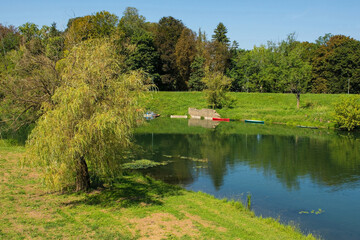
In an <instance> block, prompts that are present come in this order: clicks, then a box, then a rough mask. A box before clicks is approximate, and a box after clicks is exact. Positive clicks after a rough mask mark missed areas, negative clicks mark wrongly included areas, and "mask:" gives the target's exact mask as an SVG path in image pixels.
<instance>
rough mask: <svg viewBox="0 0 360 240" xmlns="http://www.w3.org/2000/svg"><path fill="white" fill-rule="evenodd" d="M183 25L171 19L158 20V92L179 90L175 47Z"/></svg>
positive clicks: (156, 44) (156, 33) (156, 34)
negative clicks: (159, 77) (159, 66)
mask: <svg viewBox="0 0 360 240" xmlns="http://www.w3.org/2000/svg"><path fill="white" fill-rule="evenodd" d="M184 28H185V26H184V24H183V23H182V22H181V21H180V20H177V19H175V18H173V17H163V18H161V19H160V21H159V23H158V26H157V29H156V32H155V46H156V47H157V51H158V53H159V55H160V61H161V63H160V65H161V69H160V75H161V83H159V84H158V87H159V88H160V90H179V87H182V84H179V83H181V82H179V71H178V69H177V64H176V56H175V46H176V43H177V41H178V40H179V38H180V36H181V33H182V31H183V29H184Z"/></svg>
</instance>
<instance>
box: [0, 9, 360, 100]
mask: <svg viewBox="0 0 360 240" xmlns="http://www.w3.org/2000/svg"><path fill="white" fill-rule="evenodd" d="M107 37H111V38H113V39H114V40H115V41H117V46H118V49H117V51H118V52H117V54H119V55H121V56H124V57H125V58H124V65H125V67H126V68H127V69H129V70H136V69H141V70H143V71H144V72H146V73H147V74H148V75H149V76H150V77H151V78H152V80H153V82H154V83H155V84H156V86H157V87H158V89H159V90H164V91H188V90H190V91H193V90H195V91H201V90H203V89H204V87H205V86H204V83H202V81H201V79H202V78H203V77H204V75H205V72H206V71H213V72H214V71H215V72H221V73H223V74H225V75H226V76H228V77H230V78H231V80H232V83H231V90H232V91H239V92H291V91H298V89H297V88H298V87H296V86H294V85H299V86H300V85H301V90H302V92H311V93H347V92H349V93H359V91H360V80H359V76H358V75H359V61H360V60H359V59H360V57H359V56H360V42H359V41H357V40H355V39H353V38H351V37H347V36H343V35H335V36H334V35H332V34H325V35H324V36H321V37H319V38H318V39H317V40H316V41H315V42H314V43H310V42H300V41H297V40H296V37H295V34H294V33H291V34H289V35H288V36H287V38H286V39H285V40H283V41H280V42H271V41H269V42H268V43H267V44H266V45H261V46H255V47H254V48H253V49H251V50H244V49H241V48H239V44H238V43H237V42H236V41H233V42H232V43H231V42H230V39H229V38H228V36H227V28H226V27H225V26H224V24H223V23H219V24H218V25H217V27H216V29H215V30H214V33H213V34H212V35H211V39H207V35H206V34H205V32H203V31H201V29H200V30H199V31H198V32H194V31H193V30H191V29H189V28H188V27H186V26H185V24H184V23H183V22H182V21H181V20H179V19H175V18H173V17H170V16H169V17H163V18H161V19H160V20H159V22H157V23H151V22H147V21H146V18H145V17H144V16H142V15H140V14H139V13H138V10H137V9H135V8H127V9H126V10H125V12H124V14H123V16H122V17H121V18H119V17H118V16H116V15H114V14H111V13H109V12H106V11H102V12H98V13H96V14H93V15H88V16H84V17H78V18H73V19H70V20H69V21H68V24H67V28H66V29H65V30H64V31H59V30H58V29H57V28H56V24H53V25H52V26H43V27H42V28H38V26H37V25H35V24H33V23H25V24H24V25H22V26H19V27H18V28H15V27H14V26H4V25H0V49H1V53H0V57H1V72H2V73H4V72H6V71H11V66H12V64H13V65H14V64H16V62H14V61H16V59H14V56H13V55H14V54H15V53H14V52H13V51H16V52H24V50H25V49H24V48H26V50H29V51H30V52H31V53H32V54H40V53H42V54H44V55H45V56H46V57H48V58H49V59H51V60H52V61H55V62H56V61H58V60H60V59H61V58H63V57H64V55H66V52H67V51H69V50H70V49H71V48H72V47H74V46H76V44H78V43H80V42H82V41H86V40H88V39H95V38H107ZM296 75H297V76H296ZM299 76H302V79H301V81H302V82H303V84H296V82H297V81H299V80H295V79H298V77H299ZM295 88H296V89H295Z"/></svg>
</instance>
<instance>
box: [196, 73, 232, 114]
mask: <svg viewBox="0 0 360 240" xmlns="http://www.w3.org/2000/svg"><path fill="white" fill-rule="evenodd" d="M202 82H203V83H204V84H205V87H206V88H205V94H206V99H207V102H208V105H209V106H211V107H212V108H213V109H214V108H222V107H225V106H229V107H230V106H231V105H232V103H233V101H234V100H232V99H231V98H230V97H229V96H227V95H226V93H227V92H228V91H229V89H230V85H231V79H230V78H228V77H226V76H225V75H224V74H222V73H219V72H210V71H206V73H205V77H204V78H203V79H202Z"/></svg>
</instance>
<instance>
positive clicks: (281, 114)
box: [145, 92, 347, 128]
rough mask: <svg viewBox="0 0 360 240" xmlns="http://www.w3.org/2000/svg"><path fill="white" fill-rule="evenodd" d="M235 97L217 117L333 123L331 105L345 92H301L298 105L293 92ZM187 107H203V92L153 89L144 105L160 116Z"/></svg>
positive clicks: (250, 94) (314, 123)
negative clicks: (228, 106) (157, 90)
mask: <svg viewBox="0 0 360 240" xmlns="http://www.w3.org/2000/svg"><path fill="white" fill-rule="evenodd" d="M229 95H230V96H231V97H232V98H233V99H234V100H235V102H234V105H233V106H232V107H231V108H223V109H219V110H217V111H218V113H219V114H220V115H221V117H224V118H231V119H237V120H245V119H257V120H264V121H266V122H267V123H282V124H287V125H292V126H296V125H305V126H317V127H329V128H332V127H334V123H333V122H332V121H333V114H334V105H335V104H336V103H337V102H338V101H339V100H340V99H341V97H346V96H347V95H340V94H332V95H331V94H303V95H301V104H300V109H297V108H296V98H295V95H294V94H281V93H229ZM189 107H194V108H198V109H199V108H200V109H201V108H207V107H208V106H207V104H206V99H205V95H204V93H203V92H153V93H150V94H149V96H148V97H147V98H146V101H145V108H146V109H148V110H152V111H154V112H156V113H160V114H161V115H162V116H166V117H167V116H170V115H185V114H187V112H188V108H189Z"/></svg>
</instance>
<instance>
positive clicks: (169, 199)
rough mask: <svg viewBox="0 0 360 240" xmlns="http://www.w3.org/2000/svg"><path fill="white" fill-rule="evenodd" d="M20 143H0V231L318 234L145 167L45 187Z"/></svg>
mask: <svg viewBox="0 0 360 240" xmlns="http://www.w3.org/2000/svg"><path fill="white" fill-rule="evenodd" d="M23 151H24V149H21V147H13V148H11V146H7V147H6V149H5V148H0V164H1V168H0V192H1V194H0V215H1V218H0V226H1V227H0V239H140V238H141V239H147V238H150V237H153V238H154V239H314V238H313V237H312V236H311V235H309V236H304V235H302V234H301V233H300V232H298V231H297V230H296V229H295V228H294V227H292V226H284V225H281V224H280V223H278V222H277V221H275V220H274V219H270V218H267V219H263V218H260V217H255V216H254V213H253V212H251V211H248V210H246V209H245V208H244V207H243V205H242V204H240V203H238V202H231V201H227V200H218V199H216V198H214V197H212V196H210V195H208V194H204V193H200V192H198V193H195V192H190V191H186V190H184V189H182V188H179V187H176V186H172V185H168V184H165V183H163V182H160V181H155V180H153V179H151V178H149V177H143V176H140V175H131V176H123V177H122V178H121V179H120V180H119V183H118V184H114V185H113V186H112V187H108V188H105V189H97V190H93V191H92V192H90V193H72V194H60V193H47V192H45V191H44V189H43V187H42V184H41V178H40V175H39V171H38V169H36V168H34V167H30V166H22V165H20V162H21V159H23V157H24V153H23Z"/></svg>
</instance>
